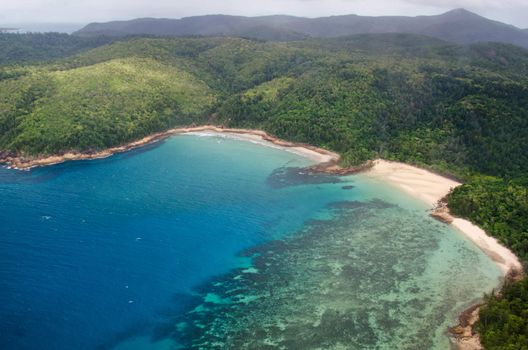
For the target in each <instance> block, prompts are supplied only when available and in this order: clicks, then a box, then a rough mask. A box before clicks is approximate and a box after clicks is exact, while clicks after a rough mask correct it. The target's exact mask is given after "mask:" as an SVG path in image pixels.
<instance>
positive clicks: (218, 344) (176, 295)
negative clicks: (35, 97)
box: [0, 135, 500, 349]
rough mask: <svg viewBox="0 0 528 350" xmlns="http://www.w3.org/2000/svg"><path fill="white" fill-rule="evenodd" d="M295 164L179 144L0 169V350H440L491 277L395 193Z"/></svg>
mask: <svg viewBox="0 0 528 350" xmlns="http://www.w3.org/2000/svg"><path fill="white" fill-rule="evenodd" d="M308 165H310V161H309V160H307V159H305V158H302V157H300V156H298V155H296V154H293V153H290V152H286V151H283V150H280V149H276V148H272V147H263V146H262V145H258V144H253V143H250V142H244V141H240V140H235V139H230V138H226V137H220V136H210V135H202V136H199V135H180V136H175V137H172V138H169V139H167V140H165V141H163V142H160V143H158V144H155V145H150V146H147V147H144V148H141V149H138V150H134V151H130V152H127V153H123V154H119V155H115V156H113V157H110V158H106V159H101V160H93V161H80V162H69V163H64V164H60V165H55V166H51V167H46V168H39V169H34V170H32V171H29V172H19V171H15V170H9V169H0V198H1V199H0V220H1V223H2V225H1V228H0V348H2V349H111V348H114V349H145V348H152V349H170V348H206V349H225V348H231V349H238V348H251V349H254V348H281V347H283V348H284V347H286V348H303V349H310V348H314V349H315V348H351V349H354V348H357V349H366V348H382V349H384V348H386V349H446V348H447V347H448V346H449V343H448V338H447V336H446V334H445V332H446V328H447V326H449V325H452V324H454V323H455V318H456V316H457V314H458V313H459V312H460V311H461V310H462V309H463V308H464V307H466V306H468V305H469V304H471V302H473V301H474V300H476V299H478V298H479V297H481V296H482V294H483V293H484V292H489V291H490V290H491V289H492V288H494V287H496V286H497V285H498V283H499V278H500V272H499V270H498V268H497V267H496V266H495V264H493V262H492V261H491V260H490V259H489V258H487V257H486V256H485V255H484V254H483V253H482V252H481V251H480V250H478V249H477V248H476V247H474V246H473V245H472V244H471V243H470V242H468V241H467V240H466V239H465V238H464V237H462V236H461V235H460V234H459V233H457V232H455V231H454V230H453V229H451V228H450V227H449V226H446V225H444V224H441V223H439V222H437V221H435V220H433V219H432V218H430V217H429V216H428V213H427V208H426V207H425V206H424V205H423V204H422V203H420V202H417V201H415V200H414V199H412V198H409V197H408V196H407V195H405V194H404V193H401V192H399V191H397V190H395V189H394V188H392V187H390V186H388V185H384V184H381V183H379V182H373V181H371V180H369V179H367V178H365V177H362V176H361V175H357V176H347V177H336V176H329V175H309V174H306V173H305V172H303V167H306V166H308Z"/></svg>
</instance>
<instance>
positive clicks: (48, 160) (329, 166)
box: [0, 125, 363, 174]
mask: <svg viewBox="0 0 528 350" xmlns="http://www.w3.org/2000/svg"><path fill="white" fill-rule="evenodd" d="M201 132H209V133H217V134H227V135H231V136H236V137H237V138H239V139H243V140H247V141H252V142H259V143H261V144H263V145H265V144H266V143H269V144H273V145H274V146H275V147H277V148H280V149H283V150H286V151H289V152H293V153H296V154H298V155H301V156H304V157H306V158H309V159H311V160H313V161H314V162H315V163H316V164H315V165H314V166H313V170H314V171H323V172H333V173H336V174H350V173H352V172H357V171H360V170H361V169H363V167H358V168H350V169H348V168H341V167H340V166H339V165H338V163H339V161H340V159H341V156H340V155H339V154H337V153H335V152H331V151H328V150H326V149H323V148H319V147H315V146H312V145H309V144H304V143H295V142H289V141H284V140H281V139H279V138H277V137H274V136H271V135H269V134H268V133H266V132H265V131H262V130H252V129H235V128H223V127H219V126H215V125H203V126H196V127H195V126H191V127H181V128H174V129H169V130H167V131H163V132H159V133H155V134H152V135H149V136H146V137H144V138H142V139H140V140H137V141H132V142H130V143H127V144H125V145H122V146H117V147H111V148H107V149H105V150H102V151H97V152H76V151H69V152H65V153H63V154H60V155H52V156H44V157H24V156H18V155H13V154H4V155H2V154H0V164H2V163H4V164H7V166H8V167H9V168H11V169H17V170H29V169H32V168H37V167H43V166H48V165H54V164H60V163H63V162H67V161H72V160H90V159H100V158H107V157H110V156H112V155H114V154H117V153H123V152H126V151H130V150H133V149H136V148H139V147H142V146H146V145H149V144H152V143H155V142H159V141H162V140H164V139H166V138H168V137H170V136H174V135H180V134H192V133H201Z"/></svg>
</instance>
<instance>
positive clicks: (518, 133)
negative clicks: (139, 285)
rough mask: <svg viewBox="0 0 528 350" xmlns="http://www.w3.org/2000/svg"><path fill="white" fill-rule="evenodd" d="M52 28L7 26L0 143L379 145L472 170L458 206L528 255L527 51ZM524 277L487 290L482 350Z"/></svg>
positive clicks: (496, 336) (390, 37) (348, 156)
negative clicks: (223, 133)
mask: <svg viewBox="0 0 528 350" xmlns="http://www.w3.org/2000/svg"><path fill="white" fill-rule="evenodd" d="M42 38H44V39H43V40H42V41H41V40H40V39H39V37H35V36H32V35H28V36H26V35H20V36H13V35H2V36H0V42H1V45H2V50H0V52H1V53H0V151H8V152H12V153H15V154H18V155H20V156H25V157H34V156H42V155H49V154H54V153H60V152H64V151H68V150H76V151H93V150H100V149H103V148H107V147H110V146H115V145H119V144H123V143H125V142H128V141H132V140H135V139H138V138H140V137H142V136H145V135H147V134H150V133H153V132H156V131H160V130H164V129H167V128H170V127H174V126H182V125H189V124H200V123H215V124H221V125H225V126H230V127H245V128H260V129H264V130H266V131H268V132H270V133H272V134H274V135H277V136H279V137H282V138H285V139H288V140H292V141H300V142H308V143H312V144H315V145H318V146H321V147H325V148H328V149H332V150H334V151H337V152H340V153H341V154H342V155H343V164H344V165H355V164H361V163H363V162H365V161H366V160H368V159H372V158H376V157H382V158H385V159H392V160H399V161H404V162H408V163H412V164H416V165H420V166H422V167H427V168H430V169H433V170H436V171H439V172H442V173H446V174H450V175H454V176H456V177H458V178H461V179H463V180H464V181H465V185H463V186H461V187H459V188H457V189H456V190H455V191H454V192H453V193H452V194H451V195H450V196H449V207H450V208H451V210H452V211H453V213H455V214H456V215H460V216H463V217H466V218H469V219H470V220H471V221H473V222H474V223H476V224H478V225H480V226H481V227H483V228H484V229H485V230H486V231H487V232H488V233H490V234H492V235H494V236H496V237H497V238H498V239H499V240H501V242H503V243H504V244H505V245H507V246H509V247H511V248H512V249H513V250H514V251H515V252H516V253H517V254H518V255H519V257H520V258H521V259H522V260H523V261H524V262H525V263H526V261H528V194H527V193H528V192H527V189H528V142H527V141H528V137H527V135H528V115H527V113H528V112H527V111H528V51H527V50H525V49H522V48H519V47H516V46H513V45H508V44H498V43H487V44H474V45H470V46H460V45H454V44H450V43H447V42H444V41H441V40H438V39H433V38H429V37H425V36H419V35H411V34H369V35H356V36H351V37H344V38H335V39H308V40H303V41H297V42H290V43H279V42H262V41H252V40H245V39H237V38H128V39H122V40H120V41H116V42H112V43H110V42H109V41H108V39H105V38H92V39H82V38H72V37H69V36H61V35H44V36H43V37H41V39H42ZM85 40H86V41H85ZM35 42H39V45H36V44H35ZM57 46H59V47H61V49H60V50H57V49H56V47H57ZM94 47H95V48H94ZM72 54H73V55H72ZM36 61H40V62H39V63H38V64H35V65H33V64H22V63H23V62H36ZM14 62H16V63H17V65H13V63H14ZM522 283H524V284H522ZM525 283H526V282H521V284H518V285H516V284H512V285H509V286H508V287H507V288H510V289H505V292H504V293H503V295H502V297H489V298H488V305H489V306H488V307H487V308H483V311H482V315H484V316H483V321H482V322H481V323H480V324H479V330H480V331H481V332H482V334H484V336H483V342H484V344H485V345H486V348H488V349H506V348H507V349H510V348H512V349H513V348H515V347H501V346H498V345H497V344H499V343H504V342H502V341H501V339H504V337H506V336H507V335H508V334H507V333H508V332H510V331H509V330H510V328H508V327H509V326H508V327H506V326H504V327H506V328H504V327H503V325H504V324H505V323H504V317H506V316H504V315H511V317H512V318H513V319H515V320H519V319H520V320H521V321H522V322H524V325H525V326H526V323H527V321H528V315H527V314H526V312H525V310H526V308H527V305H528V302H527V300H526V298H525V297H522V298H517V297H515V298H513V297H512V298H510V297H509V295H510V294H508V291H509V290H512V291H514V290H517V289H519V290H524V291H525V290H526V286H525ZM523 286H524V287H523ZM523 288H524V289H523ZM512 293H514V292H512ZM519 305H520V306H519ZM519 308H520V309H519ZM519 310H521V311H519ZM522 310H524V311H522ZM486 313H487V314H486ZM494 313H495V314H497V315H498V314H500V315H502V316H500V317H499V316H493V315H492V314H494ZM486 315H488V316H489V317H488V316H486ZM508 317H510V316H508ZM515 317H516V318H515ZM484 320H485V322H484ZM501 322H502V323H501ZM516 322H517V321H516ZM506 323H507V322H506ZM501 327H502V328H501ZM499 328H500V329H501V331H500V332H499V331H498V329H499ZM519 332H521V333H522V332H524V333H523V334H524V335H525V337H526V327H525V328H524V330H522V329H520V328H515V329H513V328H511V332H510V333H511V334H512V337H516V336H517V335H515V334H520V333H519ZM512 339H514V338H512ZM515 339H517V338H515ZM518 339H520V338H518ZM523 339H526V338H523ZM512 341H514V340H512ZM524 341H525V340H524ZM515 349H517V348H515Z"/></svg>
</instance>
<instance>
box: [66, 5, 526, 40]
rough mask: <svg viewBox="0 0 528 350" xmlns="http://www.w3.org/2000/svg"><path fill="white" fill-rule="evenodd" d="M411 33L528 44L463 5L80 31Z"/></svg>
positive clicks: (521, 33)
mask: <svg viewBox="0 0 528 350" xmlns="http://www.w3.org/2000/svg"><path fill="white" fill-rule="evenodd" d="M369 33H371V34H374V33H410V34H421V35H427V36H431V37H434V38H438V39H442V40H446V41H450V42H453V43H457V44H472V43H476V42H492V41H493V42H503V43H509V44H514V45H518V46H522V47H528V30H525V29H524V30H523V29H520V28H517V27H515V26H513V25H509V24H505V23H502V22H498V21H494V20H490V19H487V18H485V17H482V16H480V15H478V14H476V13H473V12H471V11H468V10H465V9H454V10H451V11H448V12H445V13H443V14H440V15H433V16H416V17H406V16H379V17H373V16H359V15H354V14H352V15H339V16H329V17H318V18H306V17H296V16H290V15H271V16H258V17H244V16H232V15H221V14H214V15H205V16H192V17H184V18H181V19H170V18H150V17H146V18H136V19H132V20H125V21H112V22H104V23H90V24H88V25H87V26H85V27H84V28H82V29H80V30H79V31H77V32H75V33H74V35H78V36H96V35H108V36H116V37H122V36H129V35H155V36H234V37H245V38H251V39H257V40H265V41H296V40H303V39H306V38H308V37H313V38H330V37H340V36H347V35H354V34H369Z"/></svg>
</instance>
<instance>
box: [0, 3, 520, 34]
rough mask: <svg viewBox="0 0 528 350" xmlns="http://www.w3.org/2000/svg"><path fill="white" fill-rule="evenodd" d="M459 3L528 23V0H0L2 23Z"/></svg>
mask: <svg viewBox="0 0 528 350" xmlns="http://www.w3.org/2000/svg"><path fill="white" fill-rule="evenodd" d="M460 7H463V8H466V9H468V10H470V11H473V12H476V13H478V14H480V15H482V16H485V17H488V18H492V19H496V20H499V21H502V22H506V23H509V24H513V25H516V26H518V27H521V28H528V0H0V25H1V24H8V23H28V22H40V23H43V22H67V23H88V22H103V21H110V20H117V19H131V18H137V17H168V18H181V17H186V16H194V15H205V14H231V15H247V16H256V15H270V14H290V15H297V16H307V17H319V16H328V15H343V14H358V15H371V16H382V15H405V16H416V15H434V14H439V13H442V12H445V11H447V10H450V9H453V8H460Z"/></svg>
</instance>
